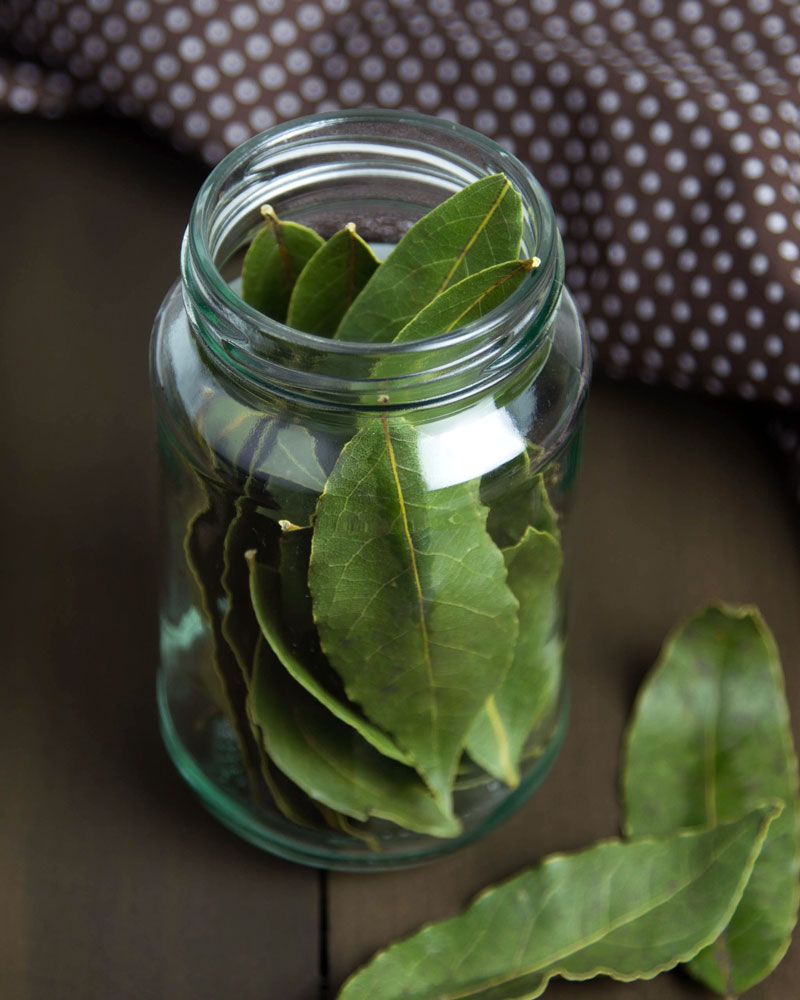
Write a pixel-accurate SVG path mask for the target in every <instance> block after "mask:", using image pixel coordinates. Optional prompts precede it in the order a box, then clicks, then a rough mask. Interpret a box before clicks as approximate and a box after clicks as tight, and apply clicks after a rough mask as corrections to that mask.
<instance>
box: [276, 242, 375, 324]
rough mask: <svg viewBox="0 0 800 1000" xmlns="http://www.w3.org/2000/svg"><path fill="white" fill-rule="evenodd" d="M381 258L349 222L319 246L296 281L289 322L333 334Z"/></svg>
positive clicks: (287, 318)
mask: <svg viewBox="0 0 800 1000" xmlns="http://www.w3.org/2000/svg"><path fill="white" fill-rule="evenodd" d="M379 264H380V261H379V260H378V258H377V257H376V256H375V254H374V253H373V252H372V249H371V248H370V246H369V244H367V243H365V242H364V240H362V239H361V237H360V236H359V235H358V233H357V232H356V227H355V226H354V225H353V223H352V222H351V223H348V225H346V226H345V227H344V229H341V230H340V231H339V232H338V233H335V234H334V235H333V236H331V238H330V239H329V240H326V241H325V243H324V244H323V245H322V246H321V247H320V248H319V250H317V252H316V253H315V254H314V256H313V257H312V258H311V260H309V262H308V263H307V264H306V266H305V267H304V268H303V270H302V271H301V272H300V276H299V278H298V279H297V281H296V282H295V286H294V289H293V290H292V295H291V298H290V299H289V310H288V312H287V314H286V323H287V325H288V326H293V327H294V328H295V329H296V330H304V331H305V332H306V333H315V334H317V335H318V336H321V337H332V336H333V334H334V333H335V332H336V328H337V326H338V325H339V323H340V322H341V319H342V317H343V316H344V314H345V313H346V312H347V310H348V309H349V308H350V306H351V305H352V304H353V301H354V300H355V297H356V296H357V295H358V294H359V292H360V291H361V289H362V288H363V287H364V285H366V283H367V281H368V280H369V279H370V277H371V276H372V274H373V272H374V271H375V269H376V268H377V267H378V265H379Z"/></svg>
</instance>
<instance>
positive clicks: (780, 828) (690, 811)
mask: <svg viewBox="0 0 800 1000" xmlns="http://www.w3.org/2000/svg"><path fill="white" fill-rule="evenodd" d="M797 781H798V778H797V759H796V756H795V751H794V747H793V745H792V737H791V729H790V724H789V710H788V707H787V704H786V699H785V695H784V689H783V677H782V674H781V669H780V660H779V656H778V651H777V648H776V646H775V642H774V640H773V638H772V635H771V633H770V632H769V629H768V628H767V626H766V624H765V623H764V621H763V619H762V618H761V616H760V615H759V613H758V612H757V611H755V610H754V609H751V608H746V607H728V606H719V607H711V608H709V609H708V610H706V611H704V612H702V613H701V614H699V615H697V616H696V617H694V618H692V619H690V620H689V621H687V622H686V623H685V624H684V625H682V626H681V627H679V628H678V629H677V630H676V631H675V632H673V634H672V635H671V636H670V637H669V638H668V639H667V641H666V642H665V644H664V647H663V649H662V652H661V655H660V657H659V660H658V663H657V664H656V666H655V667H654V669H653V671H652V673H651V674H650V676H649V677H648V679H647V680H646V682H645V684H644V686H643V688H642V689H641V691H640V693H639V696H638V698H637V701H636V705H635V708H634V712H633V716H632V720H631V723H630V726H629V729H628V732H627V736H626V745H625V761H624V770H623V792H624V802H625V822H624V829H625V830H626V832H628V833H631V834H637V835H638V834H643V833H656V834H661V833H667V832H669V831H672V830H676V829H678V828H681V827H696V826H705V825H708V824H711V823H717V822H725V821H728V820H731V819H734V818H735V817H737V816H740V815H742V813H744V812H746V811H747V810H748V809H751V808H753V806H754V805H755V804H756V803H759V802H764V801H766V800H772V799H775V800H779V801H781V802H783V803H784V805H785V808H784V811H783V813H782V815H781V816H780V817H779V818H778V819H776V820H775V822H774V823H773V824H772V826H771V827H770V831H769V835H768V837H767V840H766V842H765V844H764V849H763V851H762V852H761V855H760V856H759V859H758V861H757V862H756V865H755V868H754V870H753V875H752V878H751V879H750V881H749V883H748V886H747V889H746V890H745V893H744V896H743V897H742V901H741V903H740V904H739V907H738V909H737V910H736V913H735V914H734V916H733V918H732V920H731V922H730V925H729V926H728V928H727V929H726V931H725V933H724V935H723V936H722V937H721V938H720V940H719V942H717V944H716V945H715V946H714V947H710V948H708V949H706V951H704V952H703V953H702V954H701V955H698V956H697V958H696V959H695V960H694V961H692V962H691V963H690V965H689V971H690V972H692V973H693V974H694V975H695V976H696V977H697V978H698V979H700V980H701V981H702V982H704V983H705V984H706V985H707V986H709V987H711V989H714V990H716V991H717V992H719V993H726V994H734V993H735V994H738V993H741V992H743V991H744V990H746V989H749V987H751V986H752V985H753V984H754V983H756V982H758V981H759V980H760V979H762V978H763V977H764V976H766V975H767V974H768V973H769V972H770V971H771V970H772V969H773V968H774V967H775V966H776V965H777V964H778V962H779V961H780V959H781V958H782V957H783V954H784V952H785V951H786V948H787V947H788V944H789V938H790V935H791V931H792V928H793V927H794V924H795V921H796V918H797V906H798V868H799V867H800V857H799V855H798V851H800V808H799V806H798V790H797Z"/></svg>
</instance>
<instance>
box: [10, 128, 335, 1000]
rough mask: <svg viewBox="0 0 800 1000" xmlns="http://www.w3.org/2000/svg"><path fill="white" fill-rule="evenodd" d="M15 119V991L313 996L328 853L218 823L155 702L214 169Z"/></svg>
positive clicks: (139, 143) (145, 997)
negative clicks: (184, 353) (165, 402)
mask: <svg viewBox="0 0 800 1000" xmlns="http://www.w3.org/2000/svg"><path fill="white" fill-rule="evenodd" d="M2 133H3V135H2V139H0V144H1V145H2V147H3V150H4V154H3V157H2V158H0V200H2V217H3V220H4V226H3V232H4V236H3V240H4V263H3V267H2V268H1V269H0V328H1V329H2V336H1V337H0V351H1V352H2V356H1V358H0V400H1V401H2V402H1V404H0V405H2V415H3V416H2V419H3V428H4V433H3V434H2V435H0V463H1V464H2V468H3V487H2V490H0V523H2V525H3V540H2V546H1V548H2V560H3V574H2V583H0V586H1V587H2V600H1V603H0V606H1V607H2V608H3V628H2V631H0V664H2V677H3V682H4V683H3V694H2V698H0V742H1V743H2V754H0V789H1V791H0V885H2V887H3V889H2V905H0V996H2V997H3V998H4V1000H5V998H8V1000H51V998H53V997H57V998H59V1000H109V998H114V1000H190V998H191V1000H219V998H222V997H236V998H237V1000H264V998H269V997H275V998H276V1000H277V998H280V1000H314V998H316V995H317V977H316V970H317V964H318V923H319V919H318V902H317V900H318V875H317V873H315V872H313V871H310V870H305V869H302V868H299V867H296V866H292V865H288V864H284V863H282V862H280V861H278V860H277V859H272V858H269V857H268V856H266V855H264V854H262V853H260V852H259V851H257V850H256V849H255V848H252V847H249V846H248V845H246V844H244V843H241V842H240V841H239V840H238V839H237V838H236V837H234V835H233V834H230V833H228V832H227V831H225V830H224V829H222V828H221V827H220V826H218V825H217V824H216V822H215V821H214V820H213V819H211V817H209V816H208V815H207V814H206V813H205V812H204V811H203V809H202V808H201V807H200V805H199V804H198V803H197V802H196V801H195V799H194V798H193V796H192V795H191V793H190V792H189V791H188V789H187V788H186V787H185V786H184V784H183V783H182V781H181V780H180V778H179V777H178V776H177V774H176V773H175V771H174V769H173V767H172V765H171V763H170V761H169V760H168V758H167V755H166V753H165V751H164V750H163V749H162V746H161V741H160V738H159V734H158V731H157V725H156V708H155V694H154V678H155V668H156V658H157V643H156V638H157V637H156V626H157V618H156V598H157V591H156V581H157V572H156V564H157V557H158V553H157V551H156V545H155V511H156V479H155V472H156V463H155V448H154V439H155V434H154V427H153V420H152V415H151V407H150V397H149V390H148V382H147V343H148V338H149V333H150V326H151V324H152V320H153V317H154V315H155V311H156V309H157V307H158V304H159V301H160V299H161V297H162V295H163V294H164V292H165V290H166V289H167V288H168V286H169V285H170V284H171V283H172V281H174V280H175V276H176V274H177V269H178V259H177V255H178V248H179V245H180V238H181V235H182V231H183V228H184V226H185V223H186V219H187V216H188V212H189V208H190V205H191V201H192V198H193V197H194V193H195V190H196V187H197V185H198V183H199V176H198V171H196V170H194V169H192V167H191V164H188V163H186V162H185V161H184V160H182V159H180V158H179V157H178V156H177V155H174V154H171V153H169V151H168V150H166V149H165V148H162V147H161V146H160V145H158V144H156V143H154V142H152V141H150V140H148V139H147V138H146V137H144V136H142V135H141V134H140V133H138V132H136V131H134V130H133V129H131V128H124V127H122V126H121V125H109V124H101V123H100V122H98V123H90V122H84V123H80V124H79V125H78V126H76V125H75V124H73V123H43V122H34V121H30V122H28V121H16V122H6V123H4V124H3V125H2Z"/></svg>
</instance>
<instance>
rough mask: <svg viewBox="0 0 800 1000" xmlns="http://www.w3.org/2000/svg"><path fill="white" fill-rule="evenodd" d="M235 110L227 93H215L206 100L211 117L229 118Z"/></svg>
mask: <svg viewBox="0 0 800 1000" xmlns="http://www.w3.org/2000/svg"><path fill="white" fill-rule="evenodd" d="M235 110H236V105H235V104H234V102H233V98H232V97H230V95H229V94H222V93H216V94H213V95H212V96H211V98H210V99H209V102H208V111H209V114H210V115H211V116H212V118H217V119H219V120H223V119H225V118H230V117H231V116H232V115H233V112H234V111H235Z"/></svg>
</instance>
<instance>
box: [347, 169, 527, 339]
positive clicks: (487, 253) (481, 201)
mask: <svg viewBox="0 0 800 1000" xmlns="http://www.w3.org/2000/svg"><path fill="white" fill-rule="evenodd" d="M521 239H522V199H521V198H520V196H519V195H518V194H517V192H516V191H514V189H513V188H512V187H511V184H510V183H509V181H508V179H507V178H506V177H504V176H503V175H502V174H494V175H493V176H491V177H484V178H482V179H481V180H479V181H476V182H475V183H474V184H470V185H469V186H468V187H466V188H463V189H462V190H461V191H458V192H456V194H454V195H452V196H451V197H450V198H448V199H447V200H446V201H444V202H442V204H441V205H438V206H437V207H436V208H434V209H432V211H430V212H428V214H427V215H425V216H423V217H422V218H421V219H420V220H419V221H418V222H417V223H415V224H414V225H413V226H412V227H411V229H409V231H408V232H407V233H406V234H405V236H403V238H402V239H401V240H400V242H399V243H398V244H397V246H396V247H395V248H394V250H392V252H391V253H390V254H389V256H388V257H387V258H386V260H385V261H384V262H383V263H382V264H381V266H380V267H379V268H378V269H377V270H376V271H375V273H374V274H373V275H372V277H371V278H370V280H369V281H368V282H367V285H366V287H365V288H364V290H363V291H362V292H361V294H360V295H359V296H358V298H357V299H356V301H355V302H354V303H353V305H352V306H351V308H350V309H348V311H347V312H346V313H345V315H344V318H343V319H342V322H341V323H340V324H339V327H338V329H337V330H336V339H338V340H351V341H359V342H369V343H389V342H390V341H392V340H394V338H395V337H396V336H397V334H398V333H399V332H400V330H401V329H402V328H403V327H404V326H405V325H406V323H408V322H409V321H410V320H411V319H413V317H414V316H416V314H417V313H418V312H419V311H420V310H421V309H424V308H425V306H427V305H428V303H429V302H432V301H433V299H434V298H435V297H436V296H437V295H439V294H441V293H442V292H444V291H445V290H446V289H447V288H449V287H450V286H451V285H454V284H456V283H457V282H459V281H461V280H462V279H463V278H466V277H467V276H468V275H470V274H475V273H476V272H478V271H482V270H484V269H485V268H487V267H492V266H493V265H495V264H501V263H502V262H503V261H508V260H511V259H513V258H515V257H518V256H519V249H520V243H521Z"/></svg>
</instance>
